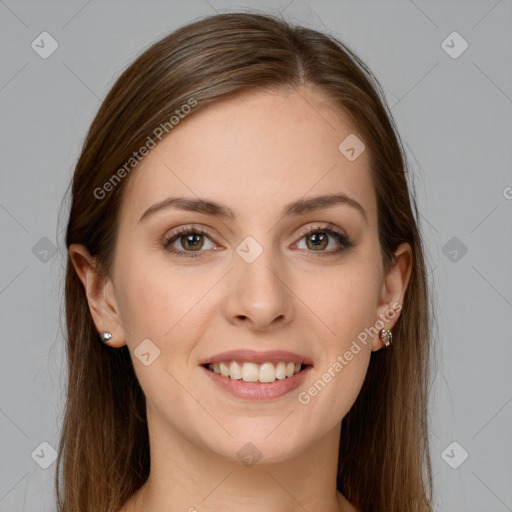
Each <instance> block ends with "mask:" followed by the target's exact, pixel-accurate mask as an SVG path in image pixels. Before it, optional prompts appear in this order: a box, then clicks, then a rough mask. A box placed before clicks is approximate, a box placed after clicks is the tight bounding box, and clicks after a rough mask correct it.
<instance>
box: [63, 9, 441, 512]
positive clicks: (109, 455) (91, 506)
mask: <svg viewBox="0 0 512 512" xmlns="http://www.w3.org/2000/svg"><path fill="white" fill-rule="evenodd" d="M304 84H306V85H310V86H313V87H314V88H315V89H316V90H318V91H319V92H321V93H323V94H324V95H327V97H328V98H329V99H330V100H331V102H332V105H333V108H339V109H340V110H343V111H344V112H346V113H347V114H348V115H349V116H350V118H351V120H352V121H353V122H354V124H355V126H356V127H357V129H358V134H360V135H361V136H362V138H363V140H364V142H365V144H366V147H367V149H368V151H369V155H370V161H371V169H370V171H371V175H372V180H373V184H374V187H375V191H376V195H377V208H378V233H379V241H380V247H381V255H382V261H383V264H384V269H385V270H387V269H389V268H390V265H391V264H392V263H393V261H394V260H393V258H394V251H395V250H396V249H397V247H398V246H399V244H401V243H402V242H408V243H409V244H410V245H411V247H412V253H413V259H412V273H411V277H410V281H409V285H408V288H407V291H406V293H405V297H404V303H403V308H402V311H401V316H400V317H399V319H398V321H397V322H396V324H395V326H394V338H393V342H394V343H393V345H392V347H390V348H388V349H386V350H381V351H378V352H376V353H373V354H372V357H371V362H370V365H369V370H368V373H367V376H366V380H365V382H364V384H363V387H362V390H361V392H360V394H359V396H358V398H357V400H356V402H355V404H354V405H353V407H352V408H351V410H350V411H349V412H348V414H347V415H346V416H345V418H344V420H343V422H342V431H341V438H340V449H339V469H338V489H339V491H340V492H342V493H343V494H344V495H345V497H346V498H347V499H348V500H349V501H350V502H351V503H353V504H354V505H356V506H357V507H360V508H362V509H363V510H365V511H366V510H367V511H372V512H376V511H381V512H382V511H386V512H412V511H415V512H430V511H431V510H432V504H431V501H432V470H431V462H430V455H429V445H428V429H427V402H428V366H429V353H430V345H431V332H432V328H431V319H432V318H433V315H432V312H431V304H430V301H429V293H428V284H427V275H426V266H425V261H424V252H423V248H422V241H421V238H420V233H419V228H418V222H419V221H418V212H417V207H416V202H415V198H414V194H413V193H412V192H411V187H412V185H411V183H410V180H408V178H409V177H410V176H409V173H408V166H407V160H406V156H405V151H404V148H403V145H402V142H401V140H400V137H399V135H398V133H397V130H396V127H395V123H394V121H393V118H392V115H391V113H390V112H389V109H388V107H387V105H386V102H385V99H384V94H383V92H382V88H381V86H380V84H379V83H378V81H377V79H376V78H375V77H374V75H373V74H372V73H371V71H370V70H369V69H368V67H367V66H366V65H365V64H364V63H363V62H362V61H361V59H360V58H358V57H357V56H356V55H355V54H354V53H353V52H352V51H351V50H350V49H349V48H348V47H347V46H346V45H345V44H343V43H342V42H340V41H338V40H337V39H335V38H333V37H332V36H330V35H326V34H322V33H320V32H317V31H315V30H311V29H308V28H304V27H301V26H295V25H292V24H290V23H288V22H286V21H284V20H282V19H280V18H277V17H274V16H270V15H265V14H259V13H257V14H255V13H248V12H244V13H229V14H219V15H214V16H209V17H206V18H202V19H200V20H198V21H195V22H193V23H191V24H189V25H187V26H185V27H182V28H180V29H178V30H176V31H175V32H173V33H171V34H170V35H168V36H166V37H165V38H163V39H161V40H160V41H158V42H156V43H155V44H153V45H152V46H151V47H149V48H148V49H147V50H146V51H144V53H142V55H140V56H139V57H138V58H137V59H136V60H135V61H134V62H133V63H132V64H131V65H130V66H129V67H128V68H127V69H126V70H125V71H124V72H123V73H122V74H121V76H120V77H119V78H118V80H117V81H116V83H115V84H114V86H113V87H112V89H111V90H110V92H109V93H108V95H107V97H106V98H105V100H104V101H103V103H102V105H101V107H100V109H99V111H98V113H97V115H96V117H95V119H94V121H93V123H92V125H91V127H90V130H89V132H88V135H87V138H86V140H85V143H84V145H83V149H82V152H81V155H80V157H79V160H78V163H77V165H76V168H75V171H74V175H73V179H72V183H71V184H70V185H72V187H71V188H72V190H71V205H70V214H69V221H68V225H67V232H66V246H67V248H68V249H69V246H70V244H72V243H80V244H84V245H85V246H86V247H87V248H88V250H89V252H90V254H91V255H92V256H93V257H94V258H95V261H96V263H97V266H98V267H97V268H98V270H99V271H101V272H102V273H104V275H109V273H110V272H111V270H112V262H113V255H114V251H115V244H116V233H117V226H118V213H119V205H120V203H121V198H122V195H123V190H124V188H125V186H126V184H127V182H128V180H129V179H130V169H129V168H127V167H126V162H128V161H130V158H132V155H133V154H134V152H137V151H138V150H139V148H141V147H142V146H144V145H145V144H147V143H148V140H149V139H148V137H153V138H154V136H155V135H154V134H155V130H156V129H157V128H158V127H159V126H162V125H164V126H165V123H167V125H166V126H167V127H168V128H172V127H170V126H169V119H170V118H171V116H173V115H174V116H175V115H176V110H180V109H181V108H182V106H183V105H186V104H187V103H188V104H191V102H192V101H193V102H194V105H195V106H194V108H193V111H194V112H197V111H199V110H200V109H201V108H204V107H205V106H206V105H208V104H210V103H212V102H217V101H221V100H222V99H223V98H225V97H226V96H227V95H229V94H232V93H235V92H241V91H243V90H248V89H250V88H274V87H280V86H291V87H293V88H297V87H298V86H300V85H304ZM194 112H192V113H190V114H189V115H194ZM169 132H170V130H169ZM123 166H125V167H124V169H125V171H126V172H124V173H121V174H122V178H123V179H119V180H117V181H116V182H115V183H113V182H112V177H113V176H114V175H115V174H116V173H117V175H118V176H119V172H118V171H119V169H121V168H123ZM135 168H136V165H135ZM132 172H136V171H132ZM109 180H111V181H110V183H111V184H112V183H113V184H112V186H110V187H105V183H106V182H108V181H109ZM106 188H108V198H107V199H103V198H101V197H99V198H98V195H101V194H103V193H106V192H105V190H106ZM100 189H101V190H103V192H101V194H98V192H96V193H95V191H98V190H100ZM65 307H66V322H67V326H66V327H67V363H68V386H67V397H66V407H65V414H64V419H63V427H62V435H61V439H60V444H59V448H58V459H57V465H56V466H57V469H56V478H55V485H56V494H57V502H58V507H59V509H58V510H59V511H60V512H85V511H91V512H98V511H101V512H118V510H119V508H120V507H121V506H122V505H123V504H124V503H125V502H126V500H127V499H128V498H129V497H130V496H131V495H132V494H133V493H134V492H135V491H136V490H138V489H139V488H140V487H141V486H142V485H143V484H144V483H145V481H146V480H147V478H148V476H149V469H150V460H149V442H148V430H147V423H146V409H145V397H144V393H143V391H142V389H141V387H140V385H139V383H138V381H137V378H136V375H135V372H134V369H133V366H132V362H131V359H130V354H129V352H128V349H127V347H126V346H124V347H122V348H119V349H112V348H108V347H106V346H104V345H103V344H102V343H100V342H99V341H98V333H97V331H96V328H95V325H94V323H93V320H92V317H91V314H90V311H89V307H88V302H87V298H86V294H85V290H84V287H83V286H82V283H81V281H80V280H79V278H78V276H77V273H76V271H75V269H74V267H73V264H72V261H71V259H70V258H69V255H68V259H67V268H66V276H65Z"/></svg>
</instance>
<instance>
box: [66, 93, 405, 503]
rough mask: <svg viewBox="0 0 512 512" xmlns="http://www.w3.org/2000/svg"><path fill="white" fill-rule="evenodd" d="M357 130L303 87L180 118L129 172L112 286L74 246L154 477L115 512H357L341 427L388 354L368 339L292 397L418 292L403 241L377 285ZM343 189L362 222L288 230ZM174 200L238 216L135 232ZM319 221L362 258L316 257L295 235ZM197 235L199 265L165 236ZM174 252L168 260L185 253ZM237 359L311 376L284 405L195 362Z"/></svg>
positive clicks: (365, 162) (370, 194) (348, 218)
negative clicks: (143, 433)
mask: <svg viewBox="0 0 512 512" xmlns="http://www.w3.org/2000/svg"><path fill="white" fill-rule="evenodd" d="M351 133H356V134H357V131H356V130H355V129H354V127H353V126H352V125H351V123H350V122H349V118H348V117H347V116H346V115H345V114H344V113H343V112H338V111H335V110H334V108H333V107H332V105H330V104H329V103H328V102H327V101H326V99H325V98H323V97H322V96H321V95H320V94H319V93H318V92H317V91H315V90H314V89H311V88H309V87H301V88H300V89H297V90H293V89H291V88H281V89H276V90H274V91H272V92H270V91H258V92H256V93H255V92H254V91H252V92H250V93H244V94H238V95H235V96H233V97H231V98H229V99H227V100H223V101H221V102H219V103H217V104H215V105H212V106H209V107H207V108H206V109H203V110H201V111H198V112H197V113H195V114H194V115H191V116H190V117H189V118H186V119H185V120H183V121H182V122H181V123H180V125H179V126H177V127H176V128H175V129H174V130H173V131H172V132H171V134H170V135H169V136H168V137H167V138H165V139H164V140H163V141H162V142H161V143H159V144H158V145H157V147H156V148H155V149H153V150H152V151H151V152H150V153H149V155H148V156H146V157H145V159H144V160H143V162H142V163H141V164H140V165H139V166H138V167H137V169H136V170H134V171H132V175H131V176H130V180H129V182H128V183H127V189H126V190H125V195H124V198H123V203H122V205H121V212H120V225H119V234H118V241H117V247H116V251H115V262H114V268H113V272H112V275H110V276H108V277H102V276H101V275H99V274H98V273H97V272H96V271H95V269H94V261H93V260H92V258H91V257H90V255H89V253H88V252H87V249H86V248H85V247H84V246H82V245H77V244H73V245H71V247H70V249H69V251H70V255H71V258H72V261H73V264H74V266H75V269H76V271H77V273H78V275H79V277H80V279H81V280H82V282H83V284H84V286H85V289H86V291H87V295H88V299H89V306H90V311H91V314H92V317H93V320H94V322H95V325H96V327H97V329H98V332H102V331H109V332H111V333H112V339H111V341H110V342H109V345H110V346H111V347H121V346H123V345H125V344H127V345H128V347H129V350H130V354H131V357H132V360H133V363H134V367H135V371H136V374H137V378H138V379H139V381H140V384H141V386H142V389H143V390H144V393H145V395H146V398H147V414H148V428H149V435H150V454H151V474H150V477H149V480H148V482H147V484H146V485H144V486H143V487H142V488H141V490H139V492H137V493H136V494H134V495H133V496H132V497H131V498H130V500H129V501H128V502H127V503H126V504H125V506H124V507H123V508H122V512H134V511H142V510H152V511H154V512H160V511H162V512H163V511H166V512H168V511H170V510H183V511H186V510H190V511H192V510H195V509H197V510H201V511H214V510H221V509H222V510H224V511H235V510H251V511H253V512H259V511H265V512H269V511H279V512H295V511H299V510H301V511H303V510H310V511H312V510H326V511H334V510H336V511H342V512H349V511H356V510H357V509H356V508H355V507H354V506H353V505H351V504H350V503H349V502H348V501H347V500H346V499H345V497H344V496H342V495H341V494H340V493H338V492H337V490H336V471H337V453H338V442H339V435H340V427H341V422H342V419H343V417H344V416H345V415H346V413H347V412H348V411H349V409H350V408H351V406H352V404H353V403H354V401H355V400H356V398H357V395H358V393H359V391H360V389H361V386H362V384H363V381H364V379H365V376H366V372H367V368H368V364H369V361H370V357H371V353H372V351H377V350H380V349H382V348H383V346H384V344H383V342H382V341H381V340H380V339H379V337H378V336H374V337H369V338H368V343H367V344H366V345H364V344H360V346H361V351H360V352H358V353H357V355H355V356H354V357H353V359H352V360H351V361H350V362H349V363H348V364H347V365H346V366H345V367H344V368H343V370H342V371H341V372H339V373H338V374H337V375H336V377H335V378H333V379H332V380H331V381H330V382H329V383H328V384H327V385H326V386H325V388H324V389H323V390H322V391H321V392H319V393H318V394H317V395H316V396H315V397H313V398H312V399H311V401H310V402H309V403H308V404H306V405H303V404H301V403H299V401H298V400H297V395H298V391H301V390H307V389H308V388H309V387H310V386H311V385H312V384H313V383H314V382H315V381H317V379H319V378H320V377H321V376H322V374H323V373H325V371H327V369H328V368H329V367H330V366H332V364H333V363H334V362H335V361H336V360H337V357H338V356H339V355H343V354H344V353H345V352H346V351H347V350H348V349H349V348H350V346H351V345H352V342H353V340H355V339H356V338H357V335H358V334H359V333H361V332H362V331H364V329H365V328H369V327H371V326H373V325H374V324H375V323H376V321H377V320H378V319H379V315H383V314H384V313H385V312H386V311H389V310H390V309H393V307H392V305H393V303H396V302H398V303H400V304H401V303H402V301H403V297H404V294H405V290H406V287H407V284H408V281H409V277H410V271H411V248H410V247H409V245H408V244H402V245H401V246H400V247H399V248H398V250H397V251H396V256H397V258H396V264H395V265H394V266H393V268H392V269H391V270H390V271H389V272H388V273H387V274H384V272H383V268H382V262H381V253H380V248H379V244H378V236H377V209H376V208H377V204H376V196H375V193H374V190H373V185H372V181H371V177H370V173H369V155H368V152H367V151H365V152H363V153H362V154H361V155H360V156H359V157H358V158H357V159H356V160H354V161H349V160H348V159H347V158H346V157H345V156H344V155H343V154H341V152H340V151H339V150H338V145H339V144H340V142H341V141H342V140H344V139H345V138H346V137H347V136H348V135H349V134H351ZM360 138H361V137H360ZM335 192H336V193H345V194H346V195H348V196H350V197H351V198H353V199H355V200H356V201H358V202H359V203H360V204H361V205H362V207H363V208H364V210H365V212H366V216H367V220H365V219H364V218H363V216H362V215H361V213H359V212H358V210H357V209H355V208H353V207H351V206H350V205H348V204H338V205H335V206H331V207H328V208H325V209H322V210H317V211H312V212H309V213H305V214H303V215H300V216H295V217H283V216H282V212H281V211H282V209H283V207H284V206H285V205H287V204H288V203H290V202H292V201H295V200H297V199H300V198H303V197H304V196H305V197H306V198H309V197H312V196H316V195H322V194H330V193H335ZM171 195H172V196H186V197H192V198H197V197H200V198H202V199H209V200H213V201H216V202H218V203H221V204H223V205H226V206H228V207H229V208H231V209H232V210H233V212H234V213H235V215H236V217H235V219H220V218H217V217H214V216H211V215H208V214H205V213H197V212H190V211H184V210H180V209H171V208H170V209H166V210H162V211H160V212H157V213H155V214H154V215H152V216H150V217H148V218H147V219H146V220H145V221H142V222H139V218H140V217H141V215H142V214H143V212H144V211H145V210H146V209H147V208H148V207H150V206H151V205H153V204H155V203H157V202H159V201H161V200H163V199H165V198H167V197H169V196H171ZM103 200H105V201H106V200H108V198H106V199H103ZM327 223H332V224H333V226H334V227H335V228H337V229H339V230H342V232H344V233H345V234H348V236H349V237H350V238H351V239H352V240H353V242H354V244H355V245H354V247H347V248H344V249H343V250H342V251H341V252H339V253H337V254H331V255H324V256H322V254H323V253H328V252H329V251H331V250H334V249H336V248H338V247H340V245H339V242H338V241H337V240H336V238H335V237H332V236H330V237H329V245H328V246H323V245H322V246H321V248H320V249H315V247H314V246H312V244H311V243H310V245H309V246H308V244H307V242H308V240H309V241H310V242H311V241H312V238H311V235H308V236H305V237H304V236H302V237H301V234H300V229H301V228H303V227H307V226H315V227H317V226H318V228H319V229H320V231H321V228H322V227H325V224H327ZM190 224H194V227H202V228H203V229H205V230H207V232H208V234H207V235H206V236H205V237H204V238H203V239H202V240H203V244H204V245H203V246H202V247H201V248H200V249H199V251H200V254H199V256H198V257H197V258H187V257H183V256H178V255H175V254H171V253H169V252H168V251H167V250H166V249H165V248H164V238H165V235H168V234H170V233H171V232H172V231H173V229H174V228H177V227H179V226H185V225H190ZM247 236H252V237H253V238H254V239H255V240H257V242H258V243H259V244H260V246H261V247H262V248H263V252H262V254H261V255H260V256H259V257H258V258H257V259H256V260H255V261H254V262H252V263H247V262H246V261H245V260H244V259H243V258H241V257H240V256H239V254H238V253H237V252H236V248H237V246H238V245H239V244H240V243H241V242H242V241H243V240H244V239H245V238H246V237H247ZM200 241H201V238H199V243H197V242H196V246H192V249H190V248H189V249H188V250H189V252H192V251H193V250H194V247H198V246H200V245H201V244H200ZM181 242H183V243H184V244H185V245H183V244H182V243H181ZM181 242H180V237H178V239H177V240H176V241H175V242H174V243H173V247H174V248H175V249H177V250H181V251H185V250H186V249H187V246H186V237H185V238H181ZM188 247H190V246H188ZM214 248H218V250H214ZM197 251H198V249H196V252H195V254H197ZM322 251H323V253H322ZM397 318H398V313H397V314H396V315H395V316H394V318H393V319H391V320H389V321H388V322H385V328H392V327H393V325H394V323H395V322H396V320H397ZM146 338H149V339H150V340H151V341H152V342H153V343H154V344H155V345H156V346H157V347H158V348H159V350H160V356H159V357H157V358H156V359H155V360H154V361H153V362H152V363H151V364H150V365H148V366H145V365H144V364H142V363H141V362H140V360H139V359H138V358H137V357H135V356H134V352H133V351H134V350H135V349H136V348H137V346H138V345H139V344H140V343H141V341H142V340H143V339H146ZM237 348H249V349H253V350H257V351H264V350H272V349H282V350H289V351H293V352H298V353H300V354H304V355H306V356H308V357H310V358H311V359H312V361H313V368H312V370H311V371H310V374H309V375H308V376H307V379H306V381H305V383H304V384H303V385H302V386H301V387H300V389H299V390H298V391H297V390H296V391H292V392H290V393H288V394H287V395H285V396H284V397H280V398H277V399H274V400H268V401H263V402H254V401H248V400H243V399H240V398H235V397H233V396H231V395H228V394H227V393H225V392H224V391H222V390H220V389H218V388H217V386H214V385H212V384H211V382H210V379H208V378H207V377H206V376H205V375H204V370H203V369H202V368H201V367H200V366H199V364H200V362H201V361H202V360H204V359H205V358H207V357H211V356H213V355H215V354H217V353H219V352H223V351H226V350H231V349H237ZM120 435H122V433H120ZM248 442H251V443H252V444H253V445H255V446H256V447H257V449H258V450H259V452H261V454H262V458H261V460H259V462H257V463H256V464H255V465H254V466H252V467H247V466H245V465H243V464H242V463H241V462H240V461H239V460H238V457H237V452H238V450H240V449H241V447H243V446H244V445H245V444H246V443H248ZM192 507H194V508H192Z"/></svg>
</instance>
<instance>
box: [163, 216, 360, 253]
mask: <svg viewBox="0 0 512 512" xmlns="http://www.w3.org/2000/svg"><path fill="white" fill-rule="evenodd" d="M299 235H300V236H301V238H300V240H299V241H298V242H296V244H295V245H299V244H300V243H301V242H302V240H304V239H305V240H306V250H307V252H315V253H317V256H330V255H331V256H332V255H333V254H337V253H339V252H341V251H343V250H345V249H347V248H349V247H353V246H354V243H353V242H352V241H351V239H350V238H349V237H348V236H347V235H345V234H343V233H342V232H341V231H338V229H337V228H336V227H335V226H333V225H332V224H328V225H324V226H308V227H307V228H306V229H304V230H302V231H301V232H300V233H299ZM205 243H206V245H205ZM208 243H209V244H210V246H208ZM175 244H179V245H180V246H181V248H180V247H176V245H175ZM163 245H164V248H165V250H167V251H168V252H170V253H171V254H176V255H178V256H183V257H187V258H195V257H198V256H200V255H201V254H200V253H201V252H204V251H205V250H208V249H211V250H216V247H215V243H214V242H213V241H212V239H211V237H210V236H209V235H208V233H207V231H205V230H203V229H202V228H201V227H194V226H184V227H181V228H178V229H176V230H174V231H173V232H172V233H170V234H169V235H168V236H167V237H166V238H165V240H164V243H163ZM333 245H334V248H332V246H333ZM297 248H298V249H303V247H297ZM325 249H329V250H325Z"/></svg>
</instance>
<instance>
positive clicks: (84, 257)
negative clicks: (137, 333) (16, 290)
mask: <svg viewBox="0 0 512 512" xmlns="http://www.w3.org/2000/svg"><path fill="white" fill-rule="evenodd" d="M69 256H70V258H71V261H72V262H73V266H74V268H75V271H76V273H77V275H78V277H79V278H80V281H82V284H83V285H84V288H85V293H86V295H87V302H88V303H89V310H90V312H91V316H92V319H93V321H94V324H95V326H96V329H97V330H98V332H103V331H107V332H110V333H112V338H110V340H109V341H107V342H106V344H108V345H109V346H111V347H116V348H119V347H122V346H123V345H126V338H125V330H124V329H123V327H122V325H121V321H120V315H119V308H118V305H117V301H116V299H115V294H114V289H113V284H112V281H111V280H110V279H109V278H108V277H106V276H103V275H102V274H101V273H100V272H99V271H98V270H97V265H96V261H95V259H94V258H93V257H92V256H91V255H90V254H89V251H88V250H87V248H86V247H85V246H84V245H82V244H70V246H69ZM100 343H101V342H100Z"/></svg>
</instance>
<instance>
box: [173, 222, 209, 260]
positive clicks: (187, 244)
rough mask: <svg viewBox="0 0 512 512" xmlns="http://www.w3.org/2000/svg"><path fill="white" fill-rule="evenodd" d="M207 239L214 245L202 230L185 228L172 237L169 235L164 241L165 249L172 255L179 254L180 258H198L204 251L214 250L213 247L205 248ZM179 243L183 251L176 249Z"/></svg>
mask: <svg viewBox="0 0 512 512" xmlns="http://www.w3.org/2000/svg"><path fill="white" fill-rule="evenodd" d="M205 238H206V239H207V240H208V241H209V242H210V243H211V244H213V242H212V240H211V239H210V237H209V236H208V235H207V232H206V231H204V230H203V229H202V228H195V227H193V226H185V227H183V228H179V229H177V230H176V231H174V232H173V233H171V234H170V235H168V236H167V237H166V239H165V241H164V248H165V249H166V250H167V251H169V252H170V253H172V254H178V255H179V256H185V257H192V258H194V257H197V256H199V254H194V253H199V252H202V249H203V248H205V249H212V248H213V247H208V244H206V247H205ZM175 243H178V244H179V245H181V249H179V248H178V249H176V247H174V244H175Z"/></svg>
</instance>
